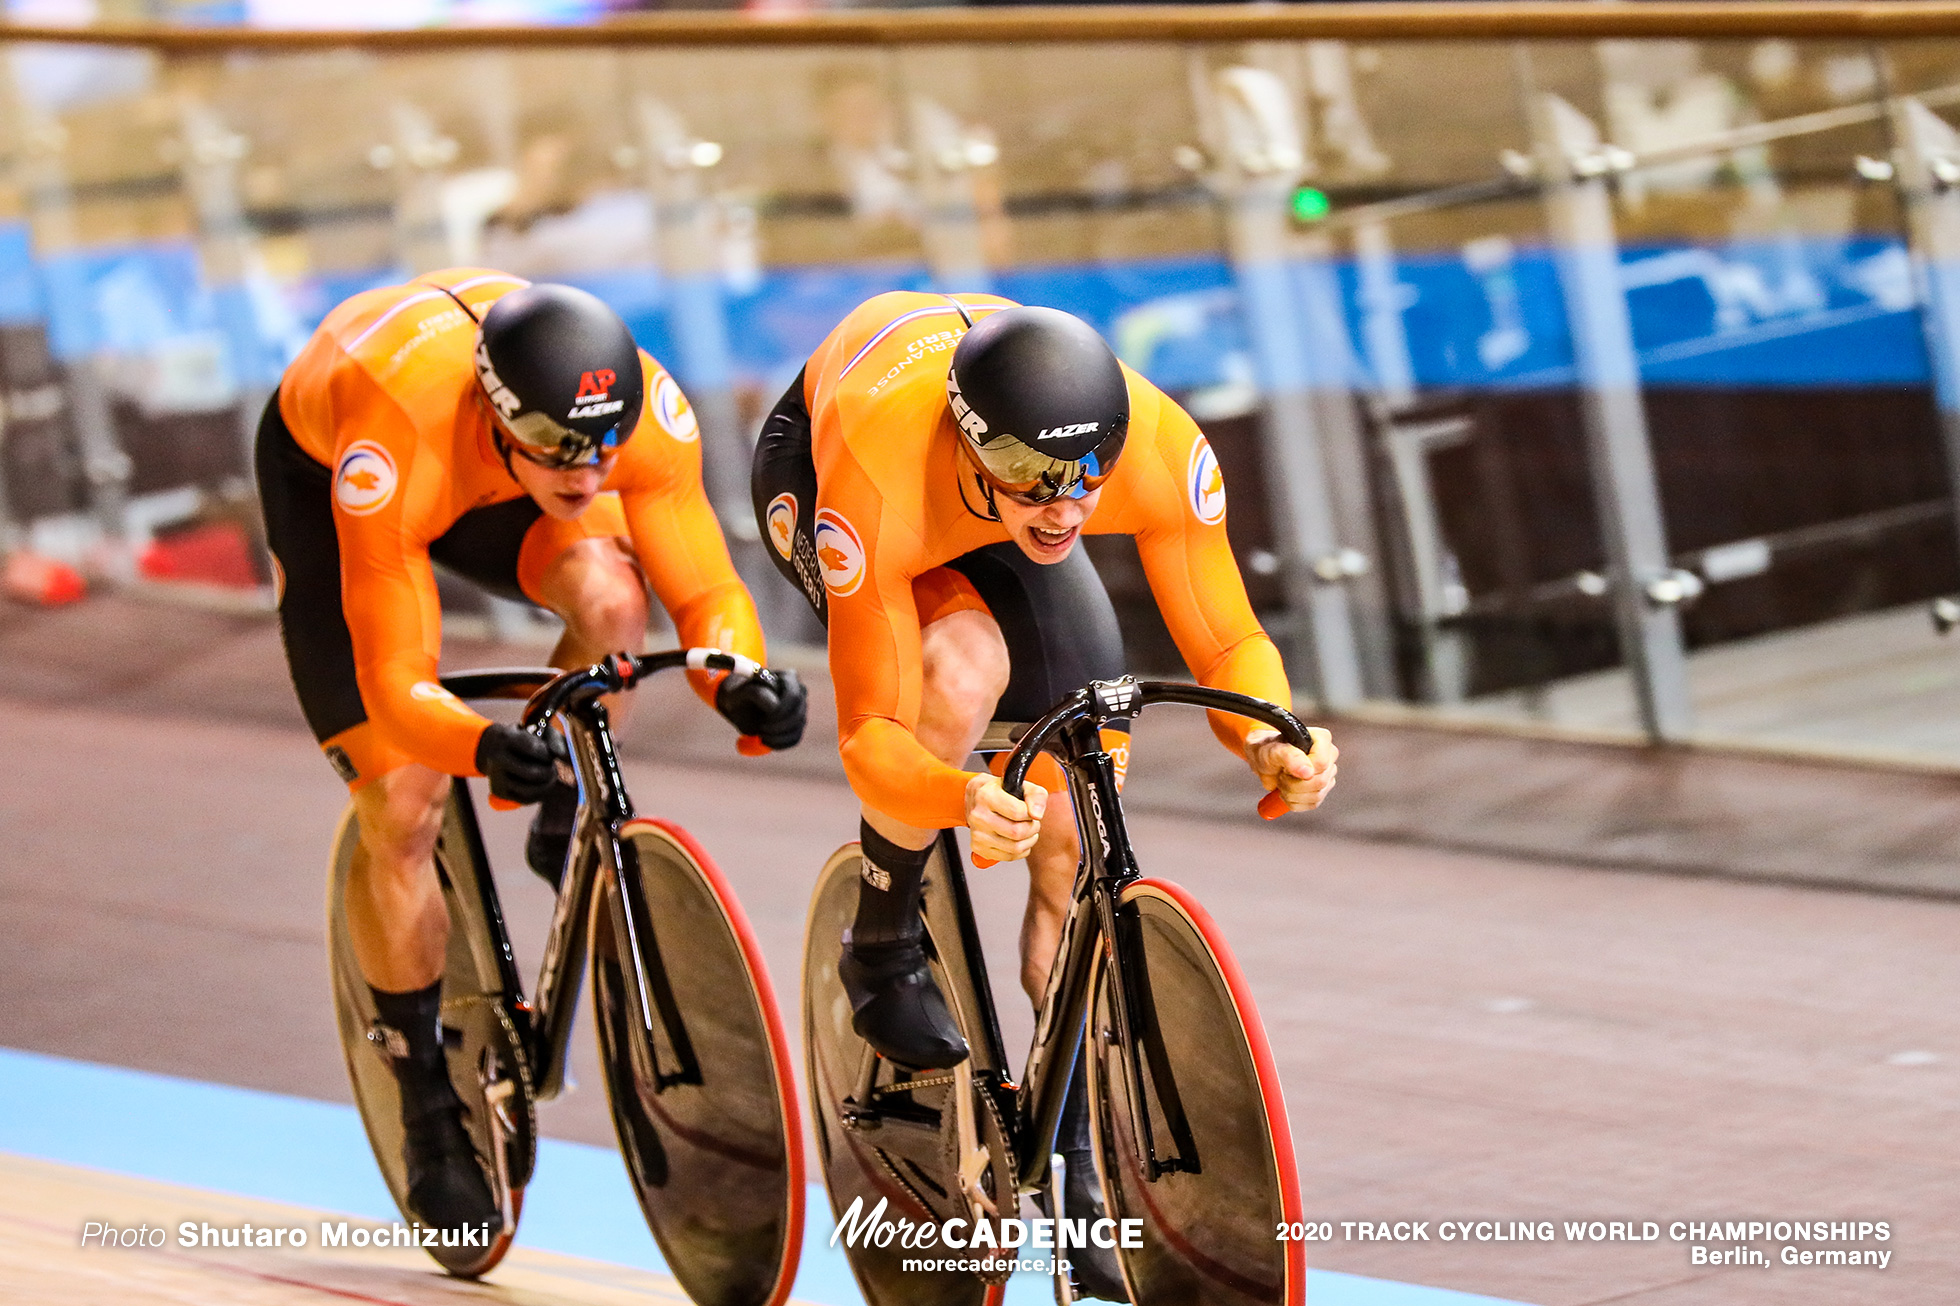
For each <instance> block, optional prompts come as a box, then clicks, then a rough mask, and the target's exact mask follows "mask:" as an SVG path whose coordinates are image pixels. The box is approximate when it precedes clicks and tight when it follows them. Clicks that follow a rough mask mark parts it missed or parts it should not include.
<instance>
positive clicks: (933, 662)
mask: <svg viewBox="0 0 1960 1306" xmlns="http://www.w3.org/2000/svg"><path fill="white" fill-rule="evenodd" d="M1119 458H1120V461H1119ZM753 490H754V498H755V506H756V514H757V518H758V522H759V524H760V526H761V527H762V530H763V533H764V535H765V536H766V537H767V538H768V539H769V540H770V541H771V543H772V545H773V546H774V550H775V558H774V560H775V561H776V563H777V566H778V569H779V570H780V571H782V572H783V574H784V575H785V576H786V577H787V578H788V579H789V580H790V581H791V582H792V583H794V584H797V585H798V586H799V587H800V588H801V589H802V590H803V592H804V594H805V596H806V597H807V598H808V599H809V600H810V602H811V604H812V606H814V607H815V608H816V609H817V611H818V613H819V615H820V616H823V617H824V618H825V621H826V624H827V625H828V627H829V631H830V667H831V674H832V677H833V679H834V681H835V685H836V693H837V714H838V730H839V736H840V740H841V746H842V752H843V759H844V768H845V772H846V775H847V776H848V778H849V779H850V782H851V786H852V788H853V789H854V790H855V791H856V793H857V795H858V797H859V798H860V799H861V800H862V802H863V804H864V811H863V822H862V824H861V826H860V830H859V835H860V840H861V843H862V847H863V852H864V858H865V862H864V866H865V870H864V883H863V884H862V885H860V887H859V908H858V914H857V917H856V920H855V921H854V923H853V925H852V928H851V932H850V935H849V937H848V938H847V940H846V947H845V952H844V958H843V961H842V963H841V965H840V974H841V975H842V978H843V979H844V983H845V988H846V990H847V991H848V992H849V993H850V996H851V1000H852V1004H853V1008H854V1020H853V1023H854V1025H855V1026H856V1028H857V1030H858V1032H859V1033H860V1034H861V1035H863V1036H864V1037H865V1038H866V1039H867V1041H869V1042H870V1043H871V1044H872V1045H873V1046H874V1047H876V1048H878V1050H879V1051H880V1052H882V1053H884V1054H885V1055H886V1056H888V1057H890V1058H892V1059H893V1060H895V1061H899V1062H901V1063H903V1064H906V1065H910V1066H915V1067H940V1066H947V1065H953V1064H957V1063H958V1062H959V1061H961V1060H963V1059H964V1058H965V1056H966V1053H967V1049H966V1046H965V1043H964V1041H963V1040H962V1039H961V1038H960V1037H959V1033H958V1029H957V1026H956V1025H955V1024H954V1023H953V1022H952V1020H951V1017H950V1015H949V1014H948V1013H947V1012H946V1009H945V1005H944V1001H943V999H942V998H941V996H940V995H939V993H938V992H937V989H936V988H935V987H934V985H933V982H932V979H931V974H930V971H929V970H928V969H927V968H926V964H925V957H924V951H923V946H922V944H921V942H920V932H921V929H920V922H919V916H918V903H919V885H920V877H921V876H922V874H923V871H924V867H925V862H926V859H927V855H928V851H929V849H930V846H931V843H932V841H933V839H934V837H935V836H936V834H937V832H938V831H939V830H941V829H945V828H947V827H950V826H954V825H965V826H967V827H969V829H970V830H971V831H972V840H973V848H974V851H975V853H976V854H979V855H982V856H986V857H990V858H992V859H994V860H1011V859H1017V858H1020V857H1024V856H1025V857H1027V859H1028V865H1029V871H1030V876H1031V884H1030V896H1029V902H1028V912H1027V916H1026V918H1025V920H1024V923H1023V928H1022V938H1021V944H1022V984H1023V986H1024V988H1025V989H1026V990H1027V992H1028V995H1029V997H1030V998H1031V999H1034V1000H1036V1001H1039V999H1040V996H1041V994H1042V992H1043V990H1044V989H1045V987H1046V983H1047V972H1048V968H1049V965H1050V962H1051V960H1052V958H1053V956H1054V952H1055V948H1056V945H1057V943H1058V942H1059V939H1060V931H1061V924H1062V921H1063V919H1064V916H1065V914H1066V910H1067V905H1068V896H1069V890H1070V887H1071V885H1072V883H1073V880H1074V876H1075V871H1076V866H1077V862H1078V859H1079V845H1078V843H1077V841H1076V832H1075V828H1074V819H1073V814H1072V813H1071V812H1070V810H1069V807H1068V804H1066V803H1057V804H1054V805H1053V806H1052V807H1050V806H1049V805H1048V804H1047V802H1046V799H1047V790H1048V789H1050V788H1052V787H1053V786H1054V785H1055V784H1056V783H1057V782H1058V777H1057V775H1056V771H1055V769H1054V767H1053V764H1052V762H1047V759H1043V761H1044V762H1045V763H1046V764H1047V771H1046V774H1047V776H1048V779H1047V780H1046V782H1045V783H1030V784H1029V785H1028V787H1027V794H1026V798H1025V801H1023V800H1017V799H1014V798H1012V797H1010V796H1009V795H1008V794H1007V793H1006V792H1005V791H1004V790H1003V789H1002V788H1001V786H1000V782H999V780H998V779H996V778H995V777H994V776H993V775H991V774H988V773H985V772H969V771H967V770H965V769H964V768H963V766H962V765H961V764H962V763H963V762H964V761H965V759H966V758H967V756H968V755H969V753H970V752H971V751H972V749H973V747H974V745H975V743H976V742H977V741H978V739H979V736H980V733H981V732H982V731H983V730H984V729H985V727H986V724H987V722H988V721H989V720H990V719H992V718H995V717H1000V718H1003V719H1008V720H1020V721H1030V720H1033V719H1034V718H1035V716H1037V715H1039V714H1040V713H1042V712H1044V711H1045V710H1046V709H1047V708H1049V707H1050V706H1052V705H1053V704H1054V703H1055V702H1056V701H1057V700H1058V699H1059V698H1060V697H1061V696H1062V695H1063V694H1065V693H1067V692H1068V691H1070V690H1072V689H1075V688H1079V687H1080V686H1081V685H1082V684H1083V683H1084V682H1085V681H1086V680H1088V679H1090V678H1109V677H1113V676H1118V675H1121V674H1123V671H1124V667H1123V657H1122V649H1121V639H1120V636H1119V635H1118V633H1117V631H1116V624H1115V616H1114V612H1113V610H1112V609H1111V607H1110V604H1109V599H1108V596H1107V594H1106V593H1105V592H1104V591H1103V589H1102V586H1101V582H1100V581H1099V580H1098V579H1097V578H1096V576H1095V571H1094V568H1093V566H1091V565H1090V563H1089V561H1088V558H1087V556H1086V554H1084V553H1083V552H1081V551H1079V550H1077V549H1076V548H1075V545H1076V542H1077V537H1078V536H1079V535H1081V534H1082V533H1083V532H1085V531H1087V532H1093V533H1109V534H1126V535H1131V536H1134V537H1135V539H1136V544H1137V548H1138V551H1139V553H1140V555H1141V557H1142V561H1143V566H1144V571H1145V573H1146V575H1147V576H1148V578H1149V581H1150V587H1151V591H1152V593H1153V594H1154V595H1155V596H1156V599H1157V603H1158V606H1159V608H1160V610H1161V611H1162V613H1163V616H1164V619H1165V621H1166V623H1167V624H1168V625H1169V627H1170V631H1171V634H1172V637H1173V638H1174V639H1175V640H1176V642H1177V646H1178V649H1179V651H1180V652H1181V653H1182V654H1183V656H1184V659H1185V662H1186V663H1187V665H1188V666H1189V667H1190V668H1191V671H1192V673H1193V674H1194V675H1195V676H1196V677H1197V678H1198V679H1199V680H1200V681H1201V682H1202V683H1204V684H1207V685H1213V686H1217V687H1220V688H1224V689H1231V690H1236V691H1238V692H1241V693H1246V694H1252V695H1257V696H1259V697H1262V698H1266V699H1269V700H1271V701H1274V702H1277V703H1280V704H1282V705H1287V704H1290V702H1291V695H1290V692H1289V690H1288V686H1287V680H1286V675H1285V670H1284V668H1283V666H1282V665H1281V662H1280V657H1279V653H1278V650H1277V649H1275V648H1274V646H1273V644H1272V641H1271V640H1270V639H1268V638H1267V636H1266V634H1265V632H1264V631H1263V630H1262V629H1261V628H1260V626H1259V623H1258V620H1257V619H1256V618H1255V617H1254V615H1253V612H1252V607H1251V604H1250V602H1249V601H1248V600H1247V598H1246V594H1245V587H1244V584H1243V582H1242V581H1241V580H1240V577H1239V573H1238V567H1237V565H1236V563H1235V562H1234V560H1233V557H1232V553H1231V548H1230V545H1229V543H1228V542H1227V539H1226V535H1225V525H1224V521H1225V493H1224V484H1223V481H1222V479H1221V478H1220V476H1219V475H1218V467H1217V460H1216V458H1215V457H1213V455H1212V452H1211V449H1210V446H1209V445H1208V444H1207V443H1206V441H1205V439H1204V437H1203V435H1202V434H1200V433H1199V431H1198V428H1197V426H1196V424H1195V423H1193V422H1192V420H1191V419H1190V417H1189V416H1188V415H1187V414H1185V412H1184V411H1183V410H1182V409H1180V408H1179V407H1178V406H1177V405H1176V404H1175V403H1173V402H1171V400H1170V399H1169V398H1167V397H1166V396H1165V395H1164V394H1163V393H1162V392H1161V391H1160V390H1158V389H1157V388H1156V387H1155V386H1153V385H1151V384H1150V383H1149V382H1148V381H1146V380H1144V379H1143V378H1142V377H1140V376H1138V375H1136V374H1135V373H1134V372H1131V371H1129V370H1128V369H1126V368H1123V367H1122V366H1121V364H1120V363H1118V362H1117V360H1116V359H1115V357H1114V356H1113V355H1111V354H1110V352H1109V350H1108V347H1107V346H1106V345H1104V344H1103V343H1102V341H1101V340H1100V339H1099V338H1098V337H1097V336H1096V335H1095V333H1094V332H1093V331H1092V330H1091V329H1090V328H1088V327H1087V326H1086V325H1085V324H1083V323H1081V322H1079V321H1077V320H1076V319H1073V318H1070V317H1068V315H1066V314H1062V313H1057V312H1055V311H1054V310H1051V309H1029V308H1023V307H1020V306H1017V305H1014V304H1013V303H1012V302H1011V301H1008V300H1004V299H1000V298H998V297H996V296H990V295H971V294H969V295H959V296H948V295H936V294H919V293H905V292H900V293H893V294H886V295H880V296H878V297H877V298H875V299H872V300H870V301H868V302H866V303H865V304H863V305H861V306H860V307H859V308H858V309H857V310H855V311H854V312H853V313H852V314H851V315H850V316H849V317H847V318H846V319H845V320H844V321H843V323H841V324H840V325H839V326H838V327H837V328H836V330H834V331H833V332H831V334H830V336H829V337H828V338H827V339H826V340H825V341H824V342H823V344H821V345H820V346H819V347H818V348H817V350H816V352H815V353H814V354H813V355H811V357H810V360H809V363H808V365H807V366H806V367H805V369H804V372H803V374H802V375H801V376H800V377H799V378H798V379H797V383H796V384H795V385H793V386H791V388H790V392H789V393H788V394H786V395H784V396H783V399H782V401H781V402H780V403H779V404H778V405H777V408H776V410H775V412H774V413H773V414H772V415H771V417H770V420H769V422H768V423H767V424H766V425H765V427H764V431H763V437H762V440H761V441H760V442H759V444H758V446H757V450H756V463H755V473H754V481H753ZM1213 729H1214V731H1215V732H1216V733H1217V734H1218V735H1219V737H1220V739H1221V741H1222V742H1224V743H1225V745H1226V747H1228V748H1230V749H1231V750H1232V751H1234V752H1235V753H1238V754H1240V755H1241V756H1243V757H1244V758H1245V759H1246V761H1247V762H1248V763H1249V764H1250V766H1251V768H1252V770H1253V771H1254V772H1255V774H1257V775H1258V776H1259V778H1260V780H1261V782H1262V784H1264V786H1265V787H1266V788H1268V789H1273V788H1277V789H1278V790H1279V792H1280V793H1281V795H1282V796H1283V797H1284V798H1285V800H1286V801H1287V804H1288V805H1289V806H1290V807H1292V808H1296V809H1300V808H1310V807H1314V806H1316V805H1318V803H1319V802H1320V800H1321V798H1322V797H1324V796H1325V794H1326V792H1327V790H1328V789H1329V788H1330V787H1331V786H1332V784H1333V781H1334V774H1335V770H1334V758H1335V750H1334V748H1333V745H1332V742H1331V740H1330V739H1329V738H1328V737H1327V734H1326V732H1325V731H1315V732H1314V735H1315V740H1316V746H1315V748H1314V750H1313V754H1312V756H1311V757H1309V756H1308V755H1306V754H1302V753H1301V752H1300V751H1299V750H1297V749H1295V748H1292V747H1290V746H1288V745H1286V744H1284V743H1281V742H1280V741H1279V739H1278V736H1277V734H1276V732H1273V731H1271V730H1269V729H1266V728H1264V727H1261V726H1258V725H1256V724H1255V723H1252V722H1249V721H1246V720H1244V719H1243V718H1237V717H1214V718H1213ZM1112 743H1115V744H1116V746H1115V748H1113V750H1112V751H1116V752H1117V753H1118V756H1119V757H1120V756H1121V748H1122V745H1121V744H1120V743H1118V742H1116V741H1112ZM1034 774H1035V776H1036V778H1037V779H1039V778H1040V776H1041V774H1042V772H1041V771H1040V770H1039V769H1037V771H1036V772H1035V773H1034ZM1080 1073H1081V1065H1080V1061H1079V1059H1078V1064H1077V1076H1078V1080H1079V1077H1080ZM1057 1146H1058V1150H1061V1151H1062V1152H1063V1153H1064V1154H1065V1155H1068V1156H1069V1166H1068V1183H1067V1190H1068V1191H1067V1201H1068V1207H1069V1209H1068V1211H1067V1214H1068V1216H1069V1217H1070V1218H1083V1217H1084V1216H1085V1215H1089V1214H1091V1212H1090V1210H1089V1208H1090V1207H1092V1206H1093V1205H1094V1196H1093V1191H1092V1190H1093V1184H1094V1174H1095V1171H1094V1167H1093V1162H1092V1161H1091V1160H1090V1159H1089V1151H1090V1149H1089V1140H1088V1136H1087V1112H1086V1102H1085V1100H1084V1096H1083V1090H1082V1086H1081V1084H1080V1083H1079V1082H1076V1083H1072V1084H1071V1088H1070V1092H1069V1094H1068V1100H1067V1102H1066V1104H1065V1106H1064V1110H1063V1118H1062V1124H1061V1130H1060V1134H1059V1136H1058V1143H1057ZM1078 1179H1079V1180H1080V1182H1079V1183H1078ZM1093 1214H1095V1215H1099V1214H1100V1212H1099V1211H1097V1212H1093ZM1077 1268H1078V1271H1079V1272H1082V1273H1084V1274H1086V1276H1087V1277H1086V1279H1085V1281H1084V1282H1083V1283H1081V1284H1079V1285H1078V1286H1079V1287H1081V1288H1083V1289H1084V1290H1086V1291H1088V1292H1089V1293H1090V1295H1096V1296H1115V1297H1118V1298H1120V1297H1121V1291H1122V1290H1121V1282H1120V1277H1119V1276H1118V1275H1117V1272H1116V1271H1115V1269H1114V1265H1113V1262H1112V1263H1109V1264H1100V1263H1094V1262H1093V1261H1092V1258H1090V1257H1085V1258H1084V1260H1083V1263H1081V1264H1078V1267H1077Z"/></svg>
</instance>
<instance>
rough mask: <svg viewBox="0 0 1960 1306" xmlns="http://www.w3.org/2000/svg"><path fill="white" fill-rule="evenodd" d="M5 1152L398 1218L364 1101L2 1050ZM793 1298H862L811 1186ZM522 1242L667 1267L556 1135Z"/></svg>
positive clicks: (850, 1304) (1312, 1288) (1362, 1305)
mask: <svg viewBox="0 0 1960 1306" xmlns="http://www.w3.org/2000/svg"><path fill="white" fill-rule="evenodd" d="M0 1152H11V1153H14V1154H16V1155H20V1156H29V1157H35V1158H38V1159H40V1160H44V1161H54V1162H58V1163H60V1164H63V1165H73V1166H83V1167H87V1168H89V1169H95V1170H105V1171H109V1172H111V1173H115V1174H124V1175H134V1176H136V1177H138V1178H142V1179H151V1180H156V1181H158V1182H161V1183H170V1184H177V1185H180V1186H182V1187H186V1188H200V1189H206V1190H211V1191H216V1192H221V1193H229V1194H232V1195H235V1196H240V1197H253V1198H258V1199H260V1200H263V1201H271V1202H283V1203H286V1204H289V1205H293V1206H303V1207H309V1208H312V1209H315V1210H321V1211H331V1212H337V1213H339V1214H343V1215H352V1216H363V1217H366V1218H369V1219H374V1220H392V1219H395V1218H397V1213H396V1211H395V1207H394V1203H393V1202H392V1201H391V1200H390V1198H389V1196H388V1190H387V1189H386V1188H385V1187H384V1186H383V1185H382V1182H381V1176H380V1173H379V1172H378V1171H377V1170H376V1169H375V1166H374V1160H373V1157H372V1156H371V1155H370V1154H369V1152H368V1143H367V1135H366V1133H365V1132H363V1130H362V1129H361V1121H360V1117H359V1116H358V1115H356V1114H355V1112H354V1109H353V1108H352V1107H348V1106H340V1105H337V1104H334V1103H330V1102H315V1101H312V1100H310V1099H307V1098H298V1097H285V1096H282V1095H280V1094H277V1093H262V1092H258V1091H256V1090H253V1089H244V1088H232V1087H229V1086H227V1085H223V1084H206V1083H200V1082H198V1081H196V1080H189V1079H176V1078H173V1077H171V1076H167V1075H153V1074H149V1073H146V1072H143V1071H137V1070H126V1069H122V1068H120V1067H116V1066H101V1065H94V1064H91V1063H89V1062H84V1061H69V1060H64V1059H62V1058H59V1057H49V1056H42V1055H40V1054H37V1053H31V1052H20V1051H16V1050H13V1049H10V1048H0ZM808 1210H809V1211H810V1223H809V1227H808V1228H807V1229H806V1230H805V1231H804V1237H803V1262H802V1268H801V1269H800V1271H799V1272H798V1274H797V1278H796V1287H795V1292H794V1295H795V1296H796V1297H797V1298H798V1299H800V1300H802V1301H807V1302H820V1303H824V1304H825V1306H861V1303H862V1301H863V1298H862V1297H861V1296H860V1295H859V1294H858V1291H857V1286H856V1284H855V1283H854V1282H853V1281H852V1279H851V1272H850V1267H849V1266H848V1265H847V1264H846V1263H845V1261H844V1254H843V1251H842V1249H841V1248H834V1247H832V1246H830V1245H829V1244H830V1235H831V1221H830V1216H829V1211H830V1207H829V1204H828V1203H827V1202H826V1201H825V1199H824V1195H823V1192H822V1190H821V1189H818V1188H816V1187H812V1188H811V1190H810V1201H809V1203H808ZM517 1241H518V1243H519V1244H520V1245H522V1246H528V1247H535V1248H538V1249H540V1250H543V1251H550V1252H557V1253H560V1254H561V1255H566V1256H581V1257H585V1258H587V1259H589V1260H595V1261H604V1262H608V1263H611V1264H614V1265H627V1266H632V1267H634V1268H636V1269H642V1270H650V1271H653V1272H655V1273H665V1272H666V1265H665V1264H664V1263H663V1262H662V1261H661V1259H660V1250H659V1248H658V1247H656V1246H655V1245H654V1242H653V1238H652V1236H651V1235H650V1234H648V1232H647V1228H646V1225H645V1223H643V1222H642V1220H641V1218H640V1208H639V1206H638V1205H637V1204H636V1203H635V1202H634V1200H633V1193H632V1189H631V1188H630V1187H629V1186H628V1184H627V1179H626V1171H625V1168H624V1166H622V1165H621V1163H620V1160H619V1157H618V1154H617V1153H615V1152H612V1151H610V1150H608V1149H606V1148H600V1147H589V1146H586V1145H584V1144H581V1143H567V1142H561V1141H559V1140H557V1139H550V1138H547V1139H544V1140H542V1141H541V1142H540V1143H539V1146H538V1169H537V1174H536V1176H535V1177H534V1179H533V1180H532V1183H531V1186H530V1187H529V1188H528V1189H527V1190H526V1191H525V1195H524V1219H523V1222H522V1224H521V1225H520V1227H519V1229H518V1238H517ZM1308 1293H1309V1295H1310V1297H1311V1298H1312V1301H1313V1306H1518V1304H1517V1303H1514V1302H1505V1301H1500V1300H1499V1299H1497V1298H1495V1297H1480V1296H1476V1295H1473V1294H1470V1293H1462V1292H1452V1291H1450V1290H1448V1289H1444V1288H1424V1287H1418V1286H1416V1285H1413V1284H1403V1283H1390V1282H1387V1281H1386V1280H1382V1279H1367V1278H1362V1277H1360V1276H1359V1275H1352V1274H1337V1273H1334V1272H1333V1271H1330V1270H1311V1271H1309V1272H1308ZM1053 1300H1054V1298H1053V1296H1052V1291H1051V1289H1050V1287H1049V1285H1048V1281H1047V1280H1045V1279H1041V1278H1037V1277H1035V1276H1033V1275H1028V1274H1022V1275H1017V1276H1015V1278H1014V1280H1013V1281H1012V1282H1011V1283H1010V1284H1009V1286H1008V1292H1007V1306H1041V1304H1042V1303H1045V1302H1051V1301H1053Z"/></svg>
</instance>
